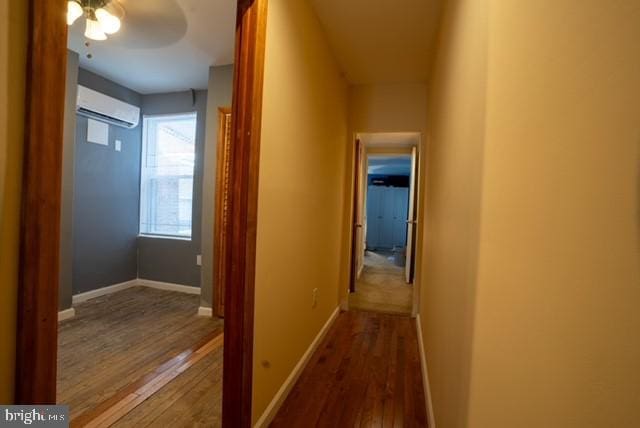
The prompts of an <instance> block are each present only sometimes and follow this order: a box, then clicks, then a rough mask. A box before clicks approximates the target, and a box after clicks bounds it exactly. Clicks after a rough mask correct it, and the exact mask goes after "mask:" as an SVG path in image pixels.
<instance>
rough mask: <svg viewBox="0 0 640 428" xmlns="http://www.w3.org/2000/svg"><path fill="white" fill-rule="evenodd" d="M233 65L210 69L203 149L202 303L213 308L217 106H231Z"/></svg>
mask: <svg viewBox="0 0 640 428" xmlns="http://www.w3.org/2000/svg"><path fill="white" fill-rule="evenodd" d="M232 93H233V65H224V66H220V67H211V68H210V69H209V97H208V100H207V131H206V145H205V148H204V175H203V187H204V193H203V195H202V294H201V295H200V297H201V305H202V306H204V307H209V308H210V307H211V306H212V302H213V299H214V297H215V296H214V292H215V291H214V283H213V281H214V280H213V274H214V270H213V231H214V217H215V206H214V205H215V190H216V149H217V144H218V107H231V97H232Z"/></svg>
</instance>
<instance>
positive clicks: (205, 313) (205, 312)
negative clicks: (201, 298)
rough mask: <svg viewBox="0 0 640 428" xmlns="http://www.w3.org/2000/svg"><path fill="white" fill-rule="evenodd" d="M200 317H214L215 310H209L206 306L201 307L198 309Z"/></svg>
mask: <svg viewBox="0 0 640 428" xmlns="http://www.w3.org/2000/svg"><path fill="white" fill-rule="evenodd" d="M198 316H200V317H212V316H213V309H212V308H207V307H204V306H200V307H199V308H198Z"/></svg>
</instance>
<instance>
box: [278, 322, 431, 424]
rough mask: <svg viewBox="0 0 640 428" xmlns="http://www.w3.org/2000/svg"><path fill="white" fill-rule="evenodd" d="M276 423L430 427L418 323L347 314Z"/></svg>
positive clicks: (314, 359)
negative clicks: (418, 339) (426, 406)
mask: <svg viewBox="0 0 640 428" xmlns="http://www.w3.org/2000/svg"><path fill="white" fill-rule="evenodd" d="M271 426H272V427H276V428H277V427H285V428H296V427H312V426H316V427H336V428H337V427H340V428H341V427H370V426H376V427H426V426H427V416H426V409H425V396H424V391H423V387H422V374H421V368H420V358H419V353H418V341H417V336H416V328H415V321H414V320H413V319H411V318H409V317H405V316H398V315H388V314H379V313H372V312H358V311H349V312H343V313H341V314H340V315H339V316H338V319H337V320H336V322H335V323H334V325H333V326H332V328H331V330H330V331H329V333H328V334H327V336H326V337H325V339H324V340H323V342H322V344H321V345H320V347H319V348H318V350H317V351H316V352H315V353H314V355H313V356H312V358H311V360H310V361H309V364H308V365H307V367H306V368H305V370H304V371H303V373H302V375H301V376H300V378H299V379H298V382H297V383H296V385H295V386H294V387H293V389H292V390H291V393H290V394H289V396H288V397H287V399H286V400H285V402H284V403H283V405H282V407H281V408H280V411H279V412H278V414H277V415H276V417H275V418H274V420H273V422H272V424H271Z"/></svg>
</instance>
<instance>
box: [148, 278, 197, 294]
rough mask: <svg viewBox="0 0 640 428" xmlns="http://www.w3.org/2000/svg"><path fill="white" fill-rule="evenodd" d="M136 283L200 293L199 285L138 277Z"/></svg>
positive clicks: (169, 289) (161, 288) (181, 291)
mask: <svg viewBox="0 0 640 428" xmlns="http://www.w3.org/2000/svg"><path fill="white" fill-rule="evenodd" d="M138 285H142V286H145V287H151V288H157V289H158V290H168V291H178V292H180V293H188V294H200V287H192V286H190V285H181V284H172V283H170V282H161V281H152V280H150V279H142V278H138Z"/></svg>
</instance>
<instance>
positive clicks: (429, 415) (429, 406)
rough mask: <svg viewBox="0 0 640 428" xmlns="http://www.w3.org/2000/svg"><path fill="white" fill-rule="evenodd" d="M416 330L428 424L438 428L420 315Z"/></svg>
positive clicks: (417, 317)
mask: <svg viewBox="0 0 640 428" xmlns="http://www.w3.org/2000/svg"><path fill="white" fill-rule="evenodd" d="M416 329H417V331H418V348H419V350H420V365H421V366H422V384H423V386H424V397H425V400H426V403H425V405H426V406H427V423H428V425H429V428H436V419H435V416H434V414H433V402H432V401H431V387H430V386H429V372H428V371H427V355H426V353H425V352H424V340H423V339H422V323H421V322H420V314H417V315H416Z"/></svg>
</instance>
